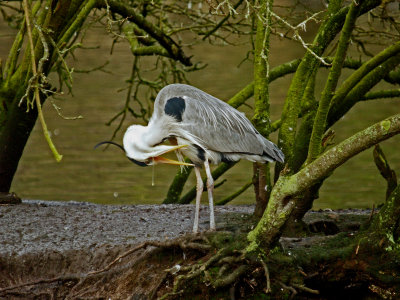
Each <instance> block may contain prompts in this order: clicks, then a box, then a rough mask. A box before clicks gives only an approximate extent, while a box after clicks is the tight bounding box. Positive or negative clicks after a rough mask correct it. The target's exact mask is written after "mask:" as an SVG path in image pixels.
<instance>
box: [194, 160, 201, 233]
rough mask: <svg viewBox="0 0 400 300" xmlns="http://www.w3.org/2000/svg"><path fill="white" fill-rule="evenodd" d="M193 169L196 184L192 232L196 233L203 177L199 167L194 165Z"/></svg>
mask: <svg viewBox="0 0 400 300" xmlns="http://www.w3.org/2000/svg"><path fill="white" fill-rule="evenodd" d="M194 171H195V173H196V180H197V184H196V211H195V213H194V224H193V232H194V233H196V232H197V231H198V230H199V213H200V200H201V194H202V193H203V187H204V186H203V179H202V178H201V173H200V168H199V167H197V166H195V167H194Z"/></svg>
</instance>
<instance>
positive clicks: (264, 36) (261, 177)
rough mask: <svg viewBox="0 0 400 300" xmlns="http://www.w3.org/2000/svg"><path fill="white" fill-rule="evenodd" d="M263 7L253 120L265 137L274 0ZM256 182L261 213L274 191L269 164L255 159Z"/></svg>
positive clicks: (257, 211) (256, 55) (259, 19)
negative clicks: (271, 192) (272, 189)
mask: <svg viewBox="0 0 400 300" xmlns="http://www.w3.org/2000/svg"><path fill="white" fill-rule="evenodd" d="M259 5H260V10H259V12H258V14H256V15H255V16H254V17H255V18H256V20H257V22H256V24H257V31H256V40H255V48H254V116H253V118H252V122H253V124H254V126H255V128H256V129H257V130H258V132H260V133H261V135H263V136H264V137H265V138H268V136H269V133H270V127H271V126H270V122H271V121H270V111H269V106H270V104H269V73H270V70H269V61H268V59H269V41H270V34H271V23H272V21H271V11H272V6H273V0H263V1H260V3H259ZM254 164H255V165H254V168H253V173H254V175H253V177H254V178H253V182H254V190H255V194H256V207H255V210H254V214H255V215H256V216H259V217H261V215H262V213H263V212H264V210H265V207H266V206H267V202H268V198H269V193H270V191H271V174H270V169H269V164H265V165H264V164H260V163H254Z"/></svg>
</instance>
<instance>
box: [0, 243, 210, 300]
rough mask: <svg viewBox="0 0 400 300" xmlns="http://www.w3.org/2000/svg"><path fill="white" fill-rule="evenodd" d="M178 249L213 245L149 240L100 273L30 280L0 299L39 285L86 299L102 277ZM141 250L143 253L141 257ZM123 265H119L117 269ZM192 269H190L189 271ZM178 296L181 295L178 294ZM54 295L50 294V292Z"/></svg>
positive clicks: (206, 248)
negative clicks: (125, 260) (132, 256)
mask: <svg viewBox="0 0 400 300" xmlns="http://www.w3.org/2000/svg"><path fill="white" fill-rule="evenodd" d="M171 248H176V249H180V250H181V251H182V252H184V253H185V251H193V252H197V253H203V254H204V253H208V251H210V249H211V248H212V246H211V245H210V244H209V241H208V240H207V238H206V237H204V236H202V235H186V236H183V237H181V238H178V239H173V240H167V241H163V242H161V241H147V242H144V243H141V244H139V245H137V246H135V247H134V248H132V249H129V250H128V251H126V252H124V253H122V254H120V255H118V256H117V257H116V258H115V259H114V260H112V261H111V263H109V264H108V265H107V266H105V267H104V268H101V269H99V270H95V271H90V272H88V273H85V274H67V275H61V276H57V277H54V278H45V279H43V278H41V279H38V280H35V281H30V282H26V283H22V284H18V285H13V286H9V287H5V288H2V289H0V297H4V296H7V295H8V296H10V295H22V294H25V293H28V294H31V291H33V290H35V289H40V288H39V287H40V286H43V285H47V286H51V287H52V288H54V289H55V290H57V289H58V288H60V287H62V286H63V287H65V288H67V289H68V292H67V295H65V298H66V299H74V298H79V297H84V295H85V294H87V293H90V292H93V290H95V289H96V287H95V286H94V285H93V284H91V283H92V282H97V281H99V280H102V278H106V277H112V276H114V275H115V274H118V273H122V271H125V270H129V269H133V267H134V266H135V265H137V264H139V263H140V262H143V261H145V260H146V259H148V258H149V257H150V256H151V255H153V254H155V253H156V252H157V251H160V252H161V251H162V250H165V249H171ZM140 250H144V251H142V252H141V253H140V254H139V255H137V254H136V253H138V252H139V251H140ZM133 254H136V256H135V257H134V258H133V259H129V260H128V261H127V262H125V263H124V262H123V260H124V259H126V258H127V257H128V256H130V255H133ZM118 265H120V266H118ZM186 269H188V270H189V269H190V268H186ZM168 274H169V272H166V273H165V275H164V276H163V277H162V278H161V280H160V282H159V283H158V285H156V288H155V289H154V291H153V292H152V293H151V294H152V297H153V298H154V297H155V296H156V293H157V291H158V289H159V288H160V287H161V285H162V283H163V282H164V280H165V278H166V277H167V275H168ZM176 294H177V295H178V294H179V292H178V293H176ZM49 295H51V293H49Z"/></svg>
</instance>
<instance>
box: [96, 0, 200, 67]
mask: <svg viewBox="0 0 400 300" xmlns="http://www.w3.org/2000/svg"><path fill="white" fill-rule="evenodd" d="M107 5H108V6H109V8H110V10H111V11H112V12H114V13H117V14H119V15H121V16H122V17H124V18H126V19H127V20H129V21H131V22H133V23H135V24H136V25H137V26H138V27H139V28H141V29H143V30H144V31H145V32H147V33H148V34H149V35H150V36H151V37H152V38H154V39H155V40H156V41H157V42H158V43H159V44H160V45H161V46H162V47H164V48H165V50H167V51H168V53H169V54H170V56H171V57H172V58H174V59H175V60H178V61H180V62H181V63H182V64H184V65H185V66H191V65H192V63H191V61H190V57H188V56H186V55H185V53H183V51H182V49H181V47H180V46H179V45H178V44H177V43H176V42H175V41H174V40H173V39H172V38H170V37H169V36H168V35H167V34H166V33H165V32H163V31H162V30H161V29H160V28H158V27H156V26H155V25H154V24H152V23H150V22H148V21H147V20H146V19H145V18H144V17H143V16H142V15H141V14H138V13H137V12H136V11H135V10H134V9H133V8H132V7H130V6H129V5H126V4H125V3H123V2H121V1H116V0H108V1H103V0H102V1H99V4H98V6H100V7H101V8H106V7H107Z"/></svg>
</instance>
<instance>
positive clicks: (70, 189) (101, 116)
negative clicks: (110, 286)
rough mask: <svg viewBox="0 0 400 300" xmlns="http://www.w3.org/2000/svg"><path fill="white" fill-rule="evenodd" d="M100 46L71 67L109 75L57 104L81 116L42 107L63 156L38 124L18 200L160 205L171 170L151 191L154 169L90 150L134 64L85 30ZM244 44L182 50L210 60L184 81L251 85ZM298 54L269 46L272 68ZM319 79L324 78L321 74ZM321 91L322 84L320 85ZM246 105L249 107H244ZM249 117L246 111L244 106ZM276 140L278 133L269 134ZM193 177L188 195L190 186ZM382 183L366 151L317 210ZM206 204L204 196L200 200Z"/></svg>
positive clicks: (1, 32) (235, 175) (359, 202)
mask: <svg viewBox="0 0 400 300" xmlns="http://www.w3.org/2000/svg"><path fill="white" fill-rule="evenodd" d="M1 22H2V21H0V57H1V58H2V59H3V61H4V60H5V58H6V55H7V51H8V49H9V46H10V43H11V42H12V38H13V36H8V34H9V33H10V30H9V29H7V27H5V26H4V24H2V23H1ZM98 45H100V46H101V47H100V48H99V49H93V50H85V51H83V50H77V51H76V58H77V60H76V61H70V66H73V67H74V68H76V69H90V68H93V67H96V66H99V65H102V64H103V63H104V62H105V61H107V60H109V61H110V64H109V69H112V74H108V73H102V72H97V73H92V74H91V75H87V74H82V73H75V75H74V83H73V85H74V88H73V93H74V96H73V97H72V96H70V95H67V96H65V97H63V99H64V100H63V101H58V102H57V104H58V105H59V106H61V107H62V113H63V114H64V115H66V116H78V115H82V116H83V119H80V120H75V121H71V120H64V119H62V118H60V117H59V116H58V115H57V113H56V111H55V110H54V108H53V107H52V105H51V104H50V102H49V101H47V102H46V104H45V105H44V112H45V117H46V120H47V124H48V128H49V130H51V133H52V137H53V140H54V142H55V144H56V146H57V148H58V149H59V152H60V153H61V154H62V155H63V156H64V158H63V160H62V161H61V163H56V162H55V160H54V159H53V157H52V155H51V153H50V151H49V149H48V146H47V144H46V142H45V141H44V138H43V136H42V131H41V127H40V124H37V125H36V127H35V129H34V130H33V132H32V135H31V138H30V139H29V142H28V144H27V146H26V148H25V151H24V155H23V157H22V160H21V162H20V164H19V168H18V171H17V174H16V176H15V180H14V182H13V186H12V190H13V191H15V192H16V193H17V194H19V195H20V196H21V197H22V198H24V199H43V200H75V201H91V202H96V203H114V204H127V203H161V201H162V199H163V198H164V196H165V194H166V191H167V189H168V186H169V184H170V183H171V181H172V179H173V177H174V175H175V173H176V171H177V168H176V167H173V166H167V165H160V166H156V169H155V186H152V184H151V182H152V168H150V167H149V168H141V167H138V166H136V165H134V164H132V163H130V162H129V161H128V160H127V159H126V158H125V157H124V155H122V153H121V151H120V150H118V149H116V148H109V149H108V150H107V151H101V150H93V146H94V145H95V144H96V143H98V142H99V141H103V140H107V139H109V138H110V136H111V134H112V132H113V129H114V127H108V126H105V123H106V122H107V121H108V120H109V119H110V118H111V117H112V116H113V115H114V114H115V113H116V112H117V111H119V110H120V109H121V108H122V107H123V105H124V101H125V93H124V92H120V93H118V92H117V90H118V89H120V88H122V87H125V80H126V79H128V77H129V74H130V68H131V64H132V59H133V58H132V56H131V54H130V53H129V50H128V48H127V46H126V45H122V44H117V45H116V47H115V49H114V54H113V55H112V56H109V49H110V45H111V39H110V37H109V36H107V34H106V32H105V30H103V29H97V30H96V31H95V32H94V33H93V32H89V34H88V38H87V40H86V46H98ZM247 47H248V45H243V46H240V47H211V46H201V47H197V48H195V49H194V50H191V49H187V50H186V51H187V54H188V55H194V57H193V60H194V61H203V62H206V63H208V67H207V68H206V69H204V70H202V71H199V72H196V73H194V74H191V75H190V76H189V79H190V81H191V83H192V84H193V85H195V86H197V87H199V88H201V89H203V90H205V91H207V92H209V93H211V94H213V95H215V96H216V97H219V98H220V99H224V100H227V99H229V98H230V97H231V96H232V95H234V94H235V92H237V91H238V90H240V89H241V88H242V87H244V86H245V85H246V84H247V83H249V82H250V81H251V80H252V72H253V71H252V65H251V62H244V63H243V64H242V65H241V67H240V68H238V67H237V66H238V64H239V63H240V62H241V60H242V59H243V56H244V55H245V54H246V51H247V50H248V48H247ZM303 53H304V50H303V49H302V48H301V47H300V46H299V45H296V44H289V43H288V42H286V41H281V40H278V39H276V38H274V39H273V41H272V47H271V55H272V57H271V66H272V67H273V66H276V65H278V64H280V63H282V62H286V61H289V60H291V59H293V58H298V57H300V56H301V55H302V54H303ZM321 73H322V75H321V76H319V78H323V75H324V74H323V72H321ZM290 78H291V76H287V77H285V78H283V79H280V80H278V81H276V82H274V83H272V84H271V87H270V91H271V116H272V120H276V119H277V118H279V115H280V111H281V109H282V106H283V101H284V99H285V96H286V92H287V88H288V84H289V82H290ZM319 86H320V88H322V87H323V81H322V80H321V82H320V84H319ZM249 104H250V105H251V102H249ZM399 108H400V106H399V99H395V100H390V101H388V100H379V101H374V102H369V103H360V104H358V105H357V106H356V107H355V108H353V109H352V110H351V112H350V113H349V114H348V115H346V117H345V118H344V119H343V120H341V121H340V122H338V124H337V125H336V126H335V131H336V138H335V141H336V142H339V141H341V140H343V139H344V138H346V137H348V136H350V135H352V134H353V133H355V132H356V131H358V130H360V129H363V128H365V127H367V126H369V125H371V124H373V123H374V122H376V121H379V120H381V119H383V118H385V117H387V116H389V115H392V114H394V113H396V112H398V111H399ZM244 111H245V112H246V113H247V116H248V117H251V114H250V112H251V109H249V108H244ZM134 122H135V120H133V119H129V120H128V122H127V123H125V124H124V127H123V130H122V131H121V132H120V133H119V134H118V136H117V139H116V141H117V142H121V138H122V134H123V132H124V129H125V128H126V127H127V126H128V125H129V124H132V123H134ZM271 139H272V140H273V141H275V142H276V134H274V135H272V136H271ZM399 146H400V137H396V138H393V139H392V140H390V141H387V142H385V143H383V144H382V147H383V150H384V152H385V154H386V156H387V157H388V159H389V161H390V163H391V165H392V167H393V168H394V169H395V170H397V171H399V170H400V155H399V149H400V147H399ZM251 171H252V165H251V163H249V162H247V161H242V162H240V163H239V164H238V165H237V166H236V167H235V168H233V169H231V170H230V171H229V172H228V173H226V175H225V176H223V177H222V179H227V182H225V184H224V185H222V186H221V187H220V188H218V189H217V190H216V191H215V198H216V200H218V199H221V198H223V197H225V196H227V195H229V194H230V193H232V192H234V191H235V190H237V189H239V188H240V187H241V186H243V185H244V184H245V183H246V182H247V181H248V180H249V179H250V178H251V176H252V174H251ZM193 176H194V174H192V175H191V178H190V184H188V185H187V186H186V189H185V190H187V189H188V188H189V187H191V186H192V185H193V184H194V178H193ZM385 186H386V183H385V181H384V180H383V179H382V178H381V177H380V175H379V172H378V171H377V170H376V167H375V166H374V163H373V160H372V150H367V151H365V152H364V153H362V154H361V155H359V156H358V157H356V158H353V159H351V160H350V161H348V162H347V163H346V164H345V165H343V166H342V167H340V168H339V169H338V170H336V171H335V173H334V174H333V175H332V176H331V177H330V178H329V179H328V180H326V184H325V185H324V187H323V188H322V190H321V193H320V199H319V200H317V201H316V203H315V208H326V207H329V208H340V207H371V206H372V205H373V204H379V203H381V202H382V201H383V200H384V195H385ZM203 198H204V200H206V195H204V197H203ZM253 198H254V195H253V191H252V188H249V189H248V190H247V191H246V192H245V193H243V194H242V195H241V196H240V197H238V198H237V199H236V200H234V201H233V202H232V203H234V204H243V203H252V202H253Z"/></svg>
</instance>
